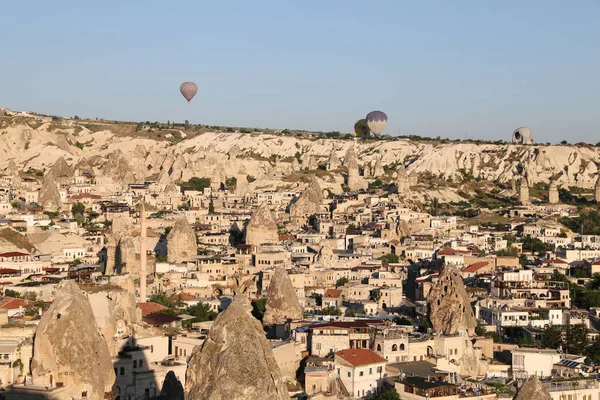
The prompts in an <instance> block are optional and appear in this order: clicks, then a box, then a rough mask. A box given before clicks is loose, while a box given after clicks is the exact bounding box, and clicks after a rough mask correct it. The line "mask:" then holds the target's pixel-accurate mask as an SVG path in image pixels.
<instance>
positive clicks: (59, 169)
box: [47, 157, 73, 184]
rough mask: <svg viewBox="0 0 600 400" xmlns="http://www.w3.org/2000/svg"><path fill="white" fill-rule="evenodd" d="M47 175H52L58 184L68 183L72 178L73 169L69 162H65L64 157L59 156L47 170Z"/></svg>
mask: <svg viewBox="0 0 600 400" xmlns="http://www.w3.org/2000/svg"><path fill="white" fill-rule="evenodd" d="M47 175H52V178H53V179H54V182H56V183H58V184H61V183H65V184H66V183H70V182H71V180H72V179H73V170H72V169H71V167H70V166H69V164H67V162H66V161H65V158H64V157H60V158H59V159H58V160H56V162H55V163H54V165H53V166H52V168H50V171H48V174H47Z"/></svg>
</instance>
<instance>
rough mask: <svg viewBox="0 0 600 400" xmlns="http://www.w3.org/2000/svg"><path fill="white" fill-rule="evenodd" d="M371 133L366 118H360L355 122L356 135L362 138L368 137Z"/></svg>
mask: <svg viewBox="0 0 600 400" xmlns="http://www.w3.org/2000/svg"><path fill="white" fill-rule="evenodd" d="M370 134H371V131H370V129H369V125H368V124H367V120H366V119H359V120H358V121H356V123H355V124H354V136H356V137H360V138H368V137H369V135H370Z"/></svg>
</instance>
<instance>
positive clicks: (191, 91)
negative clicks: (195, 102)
mask: <svg viewBox="0 0 600 400" xmlns="http://www.w3.org/2000/svg"><path fill="white" fill-rule="evenodd" d="M179 90H180V91H181V94H182V95H183V97H185V99H186V100H187V101H188V103H189V102H190V101H191V100H192V99H193V98H194V96H195V95H196V93H197V92H198V85H196V84H195V83H194V82H183V83H182V84H181V86H180V87H179Z"/></svg>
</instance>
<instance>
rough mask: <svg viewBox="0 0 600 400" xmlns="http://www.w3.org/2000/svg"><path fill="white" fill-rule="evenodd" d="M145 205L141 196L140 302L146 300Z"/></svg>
mask: <svg viewBox="0 0 600 400" xmlns="http://www.w3.org/2000/svg"><path fill="white" fill-rule="evenodd" d="M146 264H147V263H146V206H145V205H144V198H143V197H142V210H141V211H140V303H145V302H146V277H147V276H148V269H147V265H146Z"/></svg>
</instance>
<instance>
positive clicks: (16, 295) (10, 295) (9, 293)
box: [4, 289, 21, 299]
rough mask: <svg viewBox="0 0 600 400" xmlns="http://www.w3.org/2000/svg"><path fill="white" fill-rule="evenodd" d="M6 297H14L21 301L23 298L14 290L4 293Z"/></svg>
mask: <svg viewBox="0 0 600 400" xmlns="http://www.w3.org/2000/svg"><path fill="white" fill-rule="evenodd" d="M4 295H5V296H7V297H14V298H16V299H20V298H21V293H19V292H17V291H14V290H12V289H6V290H5V291H4Z"/></svg>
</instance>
